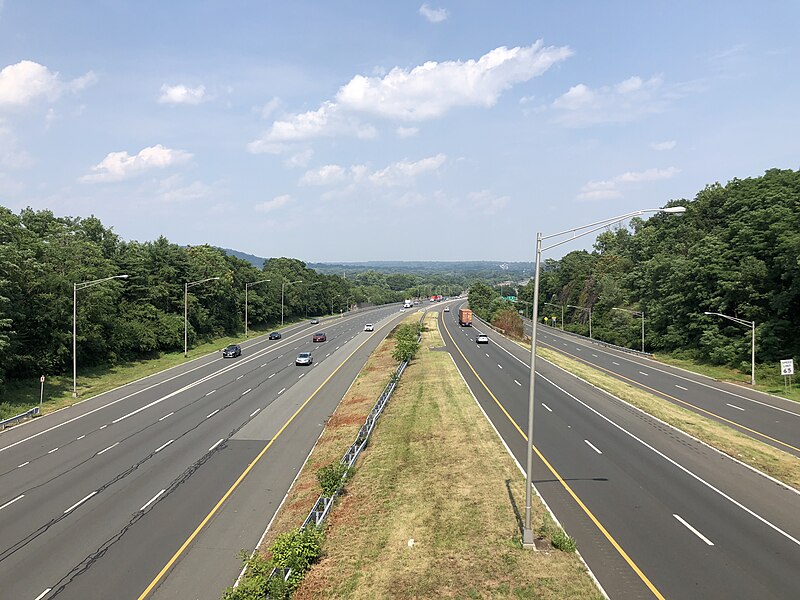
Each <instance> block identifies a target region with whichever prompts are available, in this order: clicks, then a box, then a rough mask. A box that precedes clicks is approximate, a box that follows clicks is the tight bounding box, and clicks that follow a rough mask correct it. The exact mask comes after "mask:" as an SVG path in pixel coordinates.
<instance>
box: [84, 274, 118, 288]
mask: <svg viewBox="0 0 800 600" xmlns="http://www.w3.org/2000/svg"><path fill="white" fill-rule="evenodd" d="M127 278H128V276H127V275H112V276H111V277H103V278H102V279H95V280H94V281H84V282H83V283H76V284H74V285H75V289H76V290H82V289H84V288H87V287H91V286H93V285H97V284H98V283H103V282H104V281H110V280H111V279H127Z"/></svg>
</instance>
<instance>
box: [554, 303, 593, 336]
mask: <svg viewBox="0 0 800 600" xmlns="http://www.w3.org/2000/svg"><path fill="white" fill-rule="evenodd" d="M542 304H547V305H549V306H559V307H561V331H564V305H563V304H553V303H552V302H542ZM589 337H592V336H591V335H590V336H589Z"/></svg>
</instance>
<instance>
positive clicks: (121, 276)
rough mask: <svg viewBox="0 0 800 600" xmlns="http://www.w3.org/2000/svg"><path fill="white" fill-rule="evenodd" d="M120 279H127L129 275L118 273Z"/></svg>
mask: <svg viewBox="0 0 800 600" xmlns="http://www.w3.org/2000/svg"><path fill="white" fill-rule="evenodd" d="M117 277H119V278H120V279H127V278H128V277H129V275H117Z"/></svg>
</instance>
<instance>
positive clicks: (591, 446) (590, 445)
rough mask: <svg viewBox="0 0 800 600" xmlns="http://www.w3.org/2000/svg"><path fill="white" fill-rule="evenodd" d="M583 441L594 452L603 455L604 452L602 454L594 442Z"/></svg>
mask: <svg viewBox="0 0 800 600" xmlns="http://www.w3.org/2000/svg"><path fill="white" fill-rule="evenodd" d="M583 441H584V442H586V445H587V446H589V448H591V449H592V450H594V451H595V452H597V453H598V454H602V452H600V450H599V449H598V448H597V446H595V445H594V444H593V443H592V442H590V441H589V440H583Z"/></svg>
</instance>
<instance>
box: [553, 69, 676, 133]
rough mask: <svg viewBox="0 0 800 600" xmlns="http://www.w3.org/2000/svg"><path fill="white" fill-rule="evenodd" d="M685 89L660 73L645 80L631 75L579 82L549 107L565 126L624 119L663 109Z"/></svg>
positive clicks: (643, 115)
mask: <svg viewBox="0 0 800 600" xmlns="http://www.w3.org/2000/svg"><path fill="white" fill-rule="evenodd" d="M687 90H688V88H685V89H684V88H682V86H672V87H668V86H665V85H664V82H663V80H662V78H661V77H651V78H650V79H648V80H646V81H645V80H643V79H641V78H640V77H630V78H628V79H626V80H624V81H621V82H619V83H617V84H615V85H606V86H601V87H599V88H596V89H592V88H590V87H589V86H587V85H585V84H583V83H579V84H577V85H575V86H572V87H571V88H570V89H569V90H568V91H567V92H565V93H564V94H562V95H561V96H559V97H558V98H556V99H555V101H553V103H552V105H551V108H552V109H553V110H555V111H556V112H557V116H556V117H555V121H556V123H560V124H561V125H565V126H567V127H584V126H588V125H596V124H600V123H623V122H628V121H635V120H638V119H641V118H643V117H645V116H647V115H651V114H657V113H662V112H664V111H665V110H667V108H668V107H669V104H670V102H671V101H672V100H673V99H675V98H679V97H681V96H682V95H683V94H684V93H685V92H686V91H687Z"/></svg>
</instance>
